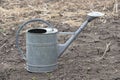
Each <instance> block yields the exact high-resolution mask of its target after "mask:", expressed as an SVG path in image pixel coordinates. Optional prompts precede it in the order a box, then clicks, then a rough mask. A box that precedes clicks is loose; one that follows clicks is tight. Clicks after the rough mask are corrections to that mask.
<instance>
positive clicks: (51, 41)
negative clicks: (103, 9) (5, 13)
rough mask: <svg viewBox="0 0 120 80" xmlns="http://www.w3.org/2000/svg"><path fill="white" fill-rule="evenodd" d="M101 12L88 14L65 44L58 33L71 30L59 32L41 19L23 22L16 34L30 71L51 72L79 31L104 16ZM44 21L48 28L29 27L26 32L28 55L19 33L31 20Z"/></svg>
mask: <svg viewBox="0 0 120 80" xmlns="http://www.w3.org/2000/svg"><path fill="white" fill-rule="evenodd" d="M102 15H103V14H102V13H100V12H92V13H89V14H88V18H87V20H86V21H85V22H84V23H83V24H82V25H81V26H80V28H79V29H78V30H77V31H76V32H73V33H72V36H71V37H70V39H68V41H66V42H65V43H64V44H58V41H57V34H60V33H63V34H71V33H70V32H58V30H57V29H56V28H53V26H52V25H51V24H50V23H48V22H46V21H44V20H41V19H32V20H30V21H27V22H25V23H23V24H22V25H21V26H20V27H19V29H18V31H17V34H16V46H17V48H18V50H19V52H20V53H21V56H22V57H23V59H25V61H26V69H27V70H28V71H30V72H51V71H53V70H55V69H56V68H57V60H58V58H59V57H60V56H61V55H62V54H63V52H64V51H65V50H66V49H67V48H68V46H69V45H70V44H71V43H72V42H73V41H74V40H75V38H76V37H77V36H78V35H79V33H80V32H81V31H82V30H83V29H84V28H85V27H86V26H87V24H88V23H89V22H91V21H92V20H94V19H95V18H98V17H100V16H102ZM36 21H39V22H43V23H45V24H46V25H47V26H48V27H47V28H37V29H29V30H27V32H26V55H25V54H24V53H23V51H22V50H21V48H20V47H19V44H18V43H19V42H18V40H19V36H18V35H19V33H20V31H21V30H22V29H23V27H24V26H25V25H27V24H28V23H31V22H36Z"/></svg>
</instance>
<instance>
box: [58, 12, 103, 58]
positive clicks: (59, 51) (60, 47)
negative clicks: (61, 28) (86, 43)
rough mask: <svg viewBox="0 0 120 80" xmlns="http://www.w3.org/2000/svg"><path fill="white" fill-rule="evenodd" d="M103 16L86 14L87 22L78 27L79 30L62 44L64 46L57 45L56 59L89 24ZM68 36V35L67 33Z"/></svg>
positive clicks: (97, 13) (100, 14)
mask: <svg viewBox="0 0 120 80" xmlns="http://www.w3.org/2000/svg"><path fill="white" fill-rule="evenodd" d="M103 15H104V14H102V13H100V12H91V13H89V14H88V18H87V20H86V21H85V22H84V23H83V24H82V25H81V26H80V28H79V29H78V30H77V31H76V32H73V34H72V36H71V37H70V38H69V39H68V40H67V41H66V42H65V43H64V44H58V57H60V56H61V55H62V54H63V52H64V51H65V50H66V49H67V48H68V47H69V45H70V44H71V43H72V42H73V41H74V40H75V39H76V37H77V36H78V35H79V34H80V32H81V31H82V30H83V29H84V28H85V27H86V26H87V24H88V23H89V22H91V21H92V20H94V19H96V18H98V17H100V16H103ZM68 34H69V33H68Z"/></svg>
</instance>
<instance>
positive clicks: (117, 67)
mask: <svg viewBox="0 0 120 80" xmlns="http://www.w3.org/2000/svg"><path fill="white" fill-rule="evenodd" d="M117 9H118V11H117V12H116V11H115V8H114V1H112V0H0V80H120V2H118V8H117ZM91 11H100V12H103V13H105V16H104V17H102V18H100V19H97V20H95V21H93V22H91V23H90V24H89V25H88V26H87V27H86V28H85V29H84V30H83V31H82V32H81V33H80V35H79V36H78V37H77V38H76V40H75V41H74V42H73V43H72V44H71V45H70V47H69V48H68V49H67V50H66V51H65V52H64V54H63V55H62V56H61V57H60V58H59V60H58V68H57V69H56V70H55V71H53V72H50V73H30V72H28V71H26V69H25V63H26V62H25V61H24V60H22V58H21V57H20V55H19V53H18V51H17V49H16V47H15V40H16V38H15V33H16V31H17V29H18V25H20V24H21V23H23V22H25V21H27V20H30V19H33V18H42V19H44V20H46V21H48V22H50V23H51V24H53V25H54V27H55V28H57V29H58V30H59V31H66V32H68V31H73V32H74V31H76V30H77V29H78V28H79V26H80V24H81V23H82V22H83V21H84V20H85V19H86V14H87V13H88V12H91ZM35 26H38V24H31V25H28V27H26V28H24V30H23V31H22V32H21V34H20V46H21V47H22V48H23V50H24V51H25V30H27V29H28V28H30V27H35ZM68 37H69V36H66V37H63V36H62V37H61V42H64V41H65V40H66V39H67V38H68ZM108 43H110V44H111V45H110V46H109V48H108V50H107V51H106V54H105V55H104V52H105V49H106V45H107V44H108ZM103 55H104V56H103ZM102 56H103V57H102ZM101 57H102V58H101ZM100 58H101V59H100Z"/></svg>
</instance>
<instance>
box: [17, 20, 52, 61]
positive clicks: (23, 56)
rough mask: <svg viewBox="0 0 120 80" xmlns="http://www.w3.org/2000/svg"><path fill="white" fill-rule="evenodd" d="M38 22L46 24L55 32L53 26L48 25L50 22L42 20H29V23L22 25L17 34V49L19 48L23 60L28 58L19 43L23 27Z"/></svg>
mask: <svg viewBox="0 0 120 80" xmlns="http://www.w3.org/2000/svg"><path fill="white" fill-rule="evenodd" d="M36 21H39V22H43V23H45V24H46V25H47V26H48V27H50V28H51V29H52V30H53V26H52V25H51V24H50V23H48V22H46V21H44V20H42V19H32V20H29V21H27V22H25V23H23V24H22V25H20V26H19V29H18V30H17V33H16V47H17V48H18V51H19V52H20V55H21V56H22V58H23V59H24V60H26V56H25V55H24V53H23V51H22V49H21V48H20V46H19V42H18V41H19V33H20V31H21V30H22V29H23V27H24V26H26V25H27V24H28V23H31V22H36Z"/></svg>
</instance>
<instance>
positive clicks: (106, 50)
mask: <svg viewBox="0 0 120 80" xmlns="http://www.w3.org/2000/svg"><path fill="white" fill-rule="evenodd" d="M110 46H111V41H110V42H109V43H108V44H106V48H105V51H104V53H103V55H102V56H101V57H100V58H99V59H98V61H99V60H101V59H103V58H104V57H105V55H106V54H107V52H109V51H110Z"/></svg>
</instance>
